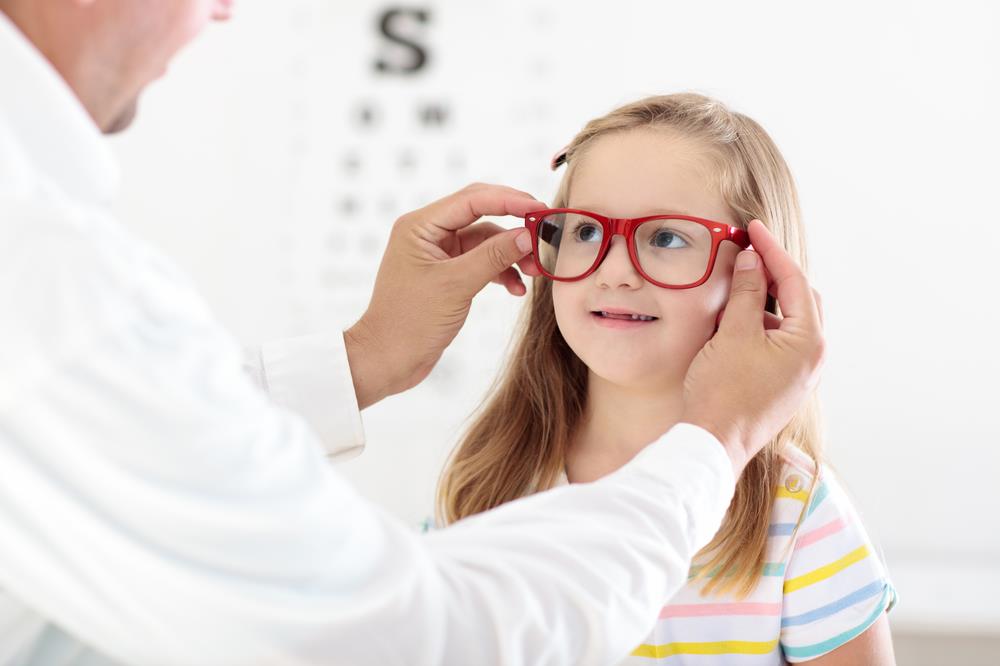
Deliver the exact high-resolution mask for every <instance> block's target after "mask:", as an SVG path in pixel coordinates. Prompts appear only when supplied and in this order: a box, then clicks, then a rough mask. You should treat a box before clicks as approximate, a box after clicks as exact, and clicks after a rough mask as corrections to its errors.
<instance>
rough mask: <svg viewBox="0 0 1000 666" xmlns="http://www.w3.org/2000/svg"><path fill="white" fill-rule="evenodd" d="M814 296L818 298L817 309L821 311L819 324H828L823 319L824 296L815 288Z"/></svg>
mask: <svg viewBox="0 0 1000 666" xmlns="http://www.w3.org/2000/svg"><path fill="white" fill-rule="evenodd" d="M813 298H814V299H815V300H816V310H817V311H819V325H820V326H826V324H825V323H824V321H823V297H822V296H820V294H819V292H818V291H816V290H815V289H813Z"/></svg>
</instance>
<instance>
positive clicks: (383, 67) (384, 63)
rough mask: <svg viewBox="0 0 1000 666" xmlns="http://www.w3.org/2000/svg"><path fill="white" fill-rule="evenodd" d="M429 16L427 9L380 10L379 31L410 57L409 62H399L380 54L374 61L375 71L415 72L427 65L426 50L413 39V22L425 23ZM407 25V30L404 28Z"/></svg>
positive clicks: (392, 72)
mask: <svg viewBox="0 0 1000 666" xmlns="http://www.w3.org/2000/svg"><path fill="white" fill-rule="evenodd" d="M430 18H431V14H430V11H429V10H427V9H418V8H411V9H401V8H393V9H387V10H385V11H384V12H382V16H381V18H380V20H379V32H380V33H381V34H382V36H384V37H385V38H386V39H387V40H389V41H390V42H393V43H394V44H396V45H398V46H401V47H403V48H404V49H406V50H407V51H409V52H410V53H411V59H410V61H409V62H399V58H396V59H394V61H392V60H390V59H389V58H386V57H385V56H382V57H379V59H378V60H376V61H375V71H377V72H381V73H383V74H415V73H416V72H419V71H420V70H421V69H423V68H424V66H426V65H427V51H426V49H425V48H424V47H423V46H421V45H420V44H418V43H417V42H416V41H414V40H413V38H412V34H413V32H414V30H413V24H414V23H417V24H426V23H428V22H429V21H430ZM407 19H410V21H407ZM407 24H409V25H407ZM407 27H409V30H407V29H406V28H407ZM401 28H402V29H401ZM397 50H398V49H397Z"/></svg>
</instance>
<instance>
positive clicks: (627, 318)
mask: <svg viewBox="0 0 1000 666" xmlns="http://www.w3.org/2000/svg"><path fill="white" fill-rule="evenodd" d="M590 316H591V318H592V319H593V320H594V323H595V324H597V325H598V326H604V327H606V328H641V327H644V326H648V325H649V324H652V323H653V322H655V321H658V319H659V318H658V317H654V316H652V315H645V314H638V313H625V312H608V311H607V310H594V311H593V312H591V313H590Z"/></svg>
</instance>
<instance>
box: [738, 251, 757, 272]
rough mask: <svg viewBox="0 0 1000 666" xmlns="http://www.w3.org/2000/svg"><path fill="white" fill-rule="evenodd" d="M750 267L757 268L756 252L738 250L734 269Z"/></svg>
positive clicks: (745, 269)
mask: <svg viewBox="0 0 1000 666" xmlns="http://www.w3.org/2000/svg"><path fill="white" fill-rule="evenodd" d="M751 268H757V253H756V252H746V251H744V252H740V253H739V255H737V256H736V270H738V271H748V270H750V269H751Z"/></svg>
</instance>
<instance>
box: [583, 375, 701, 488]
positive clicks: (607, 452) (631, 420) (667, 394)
mask: <svg viewBox="0 0 1000 666" xmlns="http://www.w3.org/2000/svg"><path fill="white" fill-rule="evenodd" d="M683 391H684V386H683V381H677V382H672V383H668V384H666V385H664V386H659V387H655V388H654V387H648V388H646V387H644V388H628V387H624V386H620V385H617V384H613V383H611V382H609V381H607V380H605V379H602V378H601V377H598V376H597V375H595V374H594V373H592V372H591V373H590V376H589V377H588V381H587V403H586V406H585V408H584V411H583V416H582V418H581V419H580V423H579V425H578V426H577V428H576V431H575V432H574V433H573V436H572V439H571V442H570V450H569V452H568V454H567V456H566V473H567V476H568V478H569V480H570V481H571V482H573V483H577V482H585V481H594V480H596V479H599V478H601V477H602V476H605V475H606V474H610V473H611V472H613V471H615V470H616V469H618V468H619V467H621V466H622V465H624V464H625V463H627V462H628V461H629V460H631V459H632V458H633V457H634V456H635V454H637V453H638V452H639V451H641V450H642V449H643V448H645V447H646V445H647V444H649V443H651V442H652V441H654V440H656V439H657V438H659V437H660V436H661V435H662V434H663V433H665V432H666V431H667V430H669V429H670V428H671V427H673V426H674V424H676V423H677V422H679V421H680V418H681V410H682V408H683V405H684V402H683Z"/></svg>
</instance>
